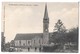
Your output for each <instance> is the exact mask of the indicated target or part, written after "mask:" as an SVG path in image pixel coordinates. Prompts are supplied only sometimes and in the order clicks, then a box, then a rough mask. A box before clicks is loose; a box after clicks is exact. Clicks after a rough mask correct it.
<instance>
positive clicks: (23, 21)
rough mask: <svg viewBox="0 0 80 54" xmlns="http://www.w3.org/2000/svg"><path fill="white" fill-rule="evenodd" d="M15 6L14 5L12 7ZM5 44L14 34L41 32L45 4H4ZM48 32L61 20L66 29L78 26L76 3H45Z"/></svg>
mask: <svg viewBox="0 0 80 54" xmlns="http://www.w3.org/2000/svg"><path fill="white" fill-rule="evenodd" d="M12 4H15V5H12ZM3 6H5V37H6V42H8V41H11V40H13V39H14V37H15V35H16V33H41V32H43V16H44V8H45V3H4V4H3ZM47 9H48V16H49V22H50V23H49V31H50V32H53V29H54V25H55V23H56V22H57V20H58V19H61V20H62V22H63V23H64V26H65V27H66V28H67V29H70V28H72V27H76V26H78V3H47Z"/></svg>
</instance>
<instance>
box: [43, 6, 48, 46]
mask: <svg viewBox="0 0 80 54" xmlns="http://www.w3.org/2000/svg"><path fill="white" fill-rule="evenodd" d="M48 28H49V17H48V11H47V5H45V12H44V18H43V45H47V44H49V30H48Z"/></svg>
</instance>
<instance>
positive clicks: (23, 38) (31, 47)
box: [14, 5, 51, 52]
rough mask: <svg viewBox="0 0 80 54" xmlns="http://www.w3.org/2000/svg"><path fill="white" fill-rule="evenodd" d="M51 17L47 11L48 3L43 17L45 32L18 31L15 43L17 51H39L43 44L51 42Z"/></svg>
mask: <svg viewBox="0 0 80 54" xmlns="http://www.w3.org/2000/svg"><path fill="white" fill-rule="evenodd" d="M48 28H49V17H48V11H47V5H45V11H44V17H43V33H29V34H27V33H22V34H21V33H18V34H16V36H15V38H14V45H15V49H16V51H19V52H21V51H25V52H39V51H41V50H42V48H43V46H47V45H48V44H49V36H50V35H51V33H49V29H48Z"/></svg>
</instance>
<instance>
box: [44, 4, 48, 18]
mask: <svg viewBox="0 0 80 54" xmlns="http://www.w3.org/2000/svg"><path fill="white" fill-rule="evenodd" d="M44 19H48V11H47V4H46V5H45V12H44Z"/></svg>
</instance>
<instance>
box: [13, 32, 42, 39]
mask: <svg viewBox="0 0 80 54" xmlns="http://www.w3.org/2000/svg"><path fill="white" fill-rule="evenodd" d="M42 36H43V34H42V33H30V34H26V33H18V34H16V37H15V39H14V40H30V39H32V38H34V37H40V38H42Z"/></svg>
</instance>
